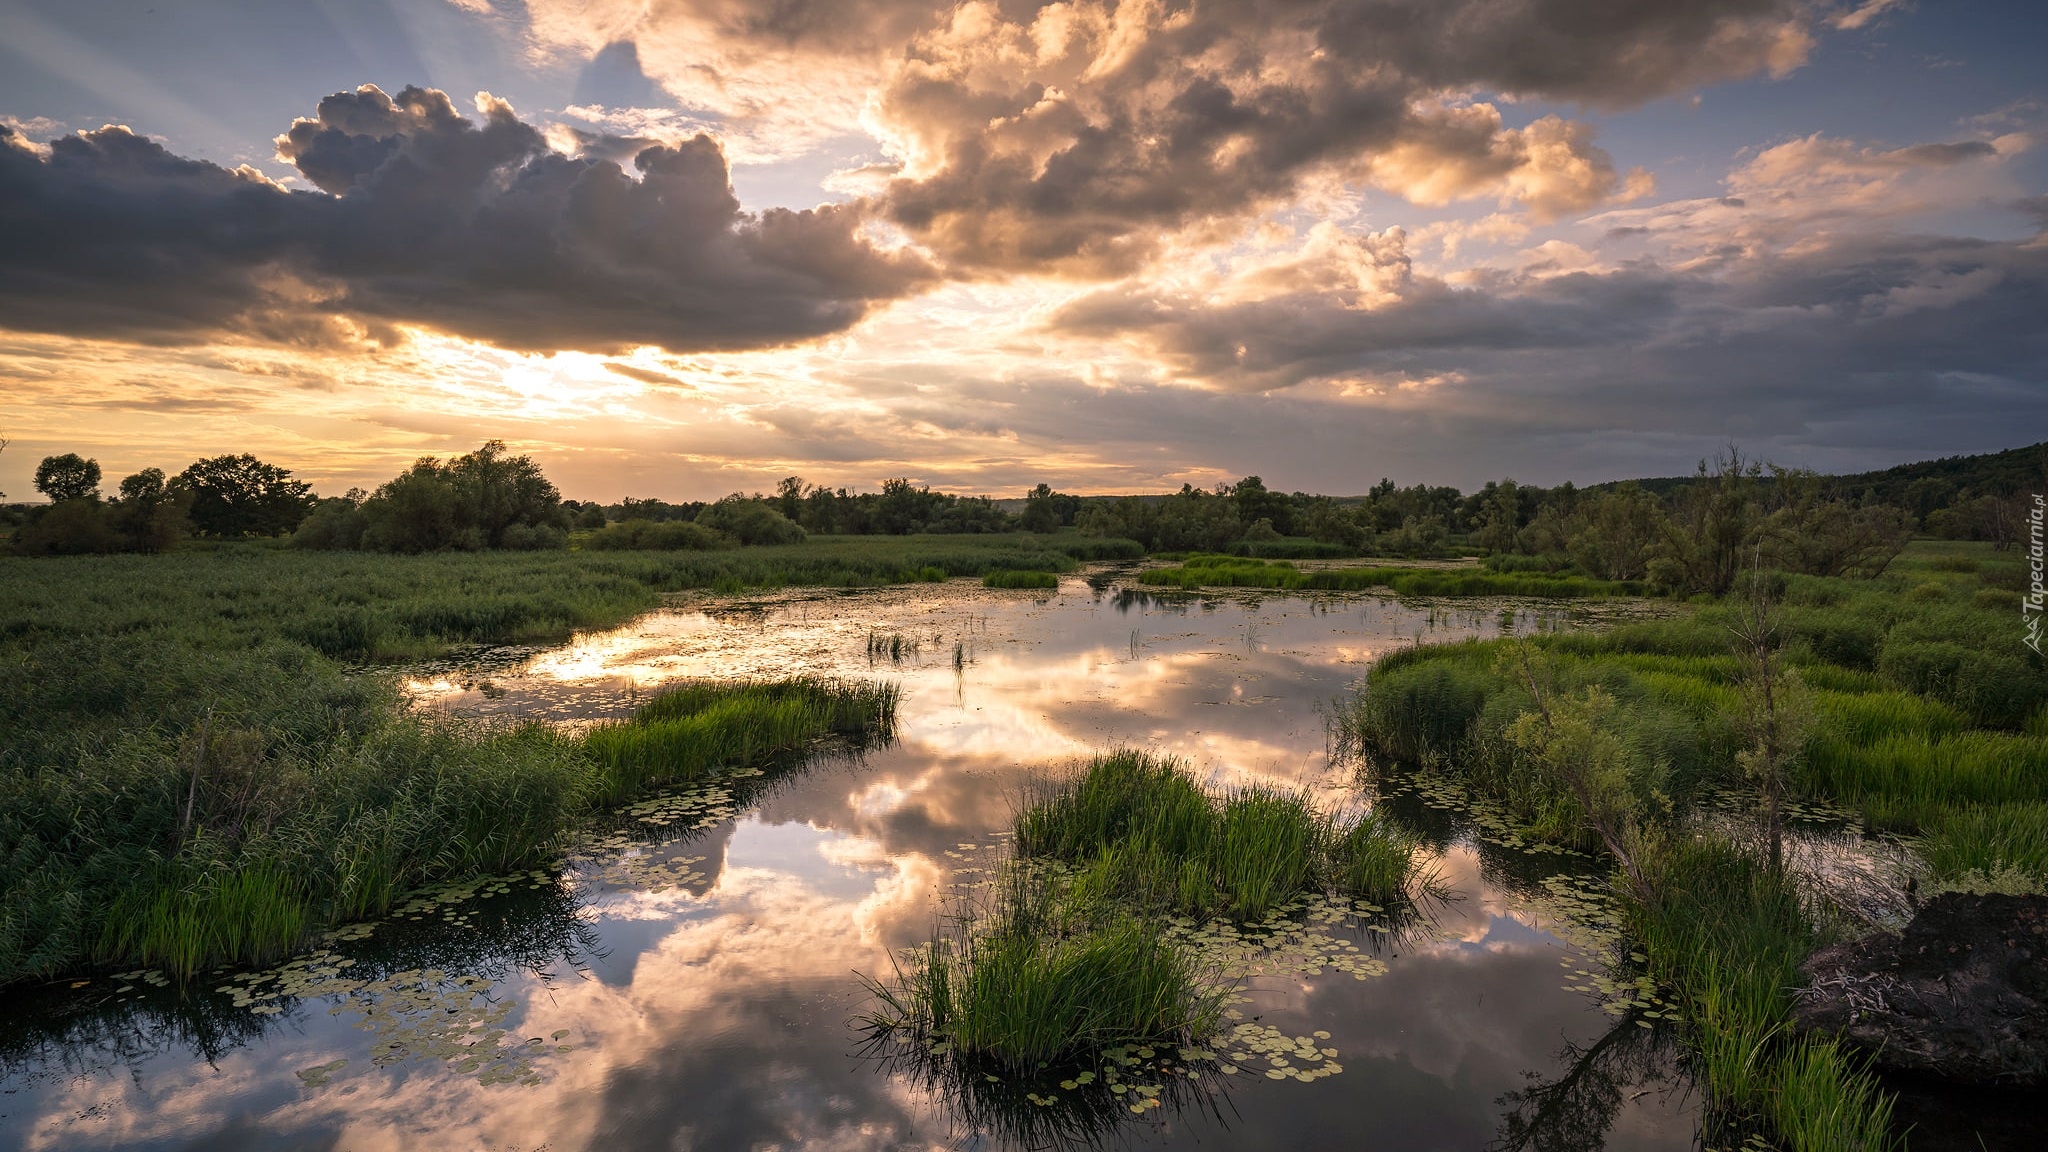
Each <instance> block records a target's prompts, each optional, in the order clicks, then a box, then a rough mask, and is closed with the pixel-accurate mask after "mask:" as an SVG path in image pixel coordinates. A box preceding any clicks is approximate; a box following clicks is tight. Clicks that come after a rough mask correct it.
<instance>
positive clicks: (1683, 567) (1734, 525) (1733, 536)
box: [1649, 445, 1763, 596]
mask: <svg viewBox="0 0 2048 1152" xmlns="http://www.w3.org/2000/svg"><path fill="white" fill-rule="evenodd" d="M1762 475H1763V465H1761V464H1758V463H1756V462H1754V461H1746V460H1744V459H1743V458H1742V453H1741V451H1740V450H1739V449H1737V448H1735V447H1734V446H1733V445H1730V446H1729V448H1728V451H1727V453H1726V454H1724V455H1717V456H1715V457H1714V459H1713V462H1712V463H1711V464H1709V463H1708V462H1707V461H1705V460H1702V461H1700V463H1699V470H1698V471H1697V473H1696V474H1695V475H1694V477H1693V480H1692V482H1691V483H1690V484H1687V485H1686V486H1685V487H1684V488H1682V489H1680V490H1679V491H1678V493H1677V494H1676V496H1675V497H1674V498H1673V500H1672V506H1671V514H1670V516H1669V517H1667V518H1666V519H1665V520H1664V522H1663V523H1662V525H1660V532H1659V535H1660V537H1661V538H1660V539H1659V541H1658V543H1657V547H1656V549H1655V553H1654V555H1653V556H1652V558H1651V560H1650V566H1649V573H1650V578H1651V579H1652V580H1655V581H1657V582H1658V583H1659V584H1662V585H1664V586H1666V587H1668V588H1676V589H1678V590H1679V591H1681V592H1707V593H1711V594H1713V595H1715V596H1719V595H1721V594H1722V593H1724V592H1726V591H1728V589H1729V588H1731V587H1733V586H1734V584H1735V576H1736V574H1737V573H1738V572H1740V571H1741V570H1742V557H1743V553H1744V552H1745V551H1746V550H1747V549H1748V547H1749V546H1750V544H1751V543H1752V542H1753V541H1754V539H1755V534H1756V530H1757V519H1758V518H1757V511H1756V507H1755V489H1756V484H1757V479H1758V477H1760V476H1762Z"/></svg>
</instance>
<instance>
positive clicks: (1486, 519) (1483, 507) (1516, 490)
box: [1472, 477, 1522, 552]
mask: <svg viewBox="0 0 2048 1152" xmlns="http://www.w3.org/2000/svg"><path fill="white" fill-rule="evenodd" d="M1477 499H1478V504H1479V507H1478V510H1477V517H1476V519H1477V523H1478V529H1477V530H1476V531H1474V532H1473V533H1472V541H1473V543H1475V544H1477V545H1479V546H1480V547H1481V548H1484V549H1486V550H1487V551H1489V552H1512V551H1514V548H1515V535H1516V533H1518V532H1519V531H1520V530H1521V527H1522V494H1521V486H1520V485H1518V484H1516V483H1515V481H1514V479H1513V477H1510V478H1508V479H1506V480H1502V481H1501V482H1500V483H1499V484H1495V483H1493V482H1491V481H1488V482H1487V485H1486V487H1485V488H1484V489H1482V490H1481V492H1480V494H1479V497H1478V498H1477Z"/></svg>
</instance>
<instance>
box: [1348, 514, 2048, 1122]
mask: <svg viewBox="0 0 2048 1152" xmlns="http://www.w3.org/2000/svg"><path fill="white" fill-rule="evenodd" d="M1990 552H1991V550H1990V549H1988V548H1974V549H1973V548H1970V547H1969V546H1964V545H1933V544H1927V545H1920V546H1916V547H1915V548H1914V549H1912V550H1909V551H1908V552H1907V553H1906V554H1905V555H1904V556H1902V557H1901V558H1900V559H1899V560H1898V561H1897V562H1896V563H1894V564H1893V565H1891V566H1890V569H1891V570H1890V572H1889V573H1888V574H1887V575H1885V576H1883V577H1881V578H1877V579H1864V580H1851V579H1845V578H1841V577H1812V576H1799V575H1791V576H1787V575H1784V574H1780V573H1772V572H1767V571H1762V570H1757V571H1753V572H1751V573H1748V574H1745V575H1744V576H1743V577H1742V579H1741V580H1739V581H1737V582H1736V585H1735V593H1734V594H1733V595H1732V596H1730V597H1729V598H1728V599H1726V600H1722V601H1717V602H1713V603H1708V604H1704V605H1701V606H1699V607H1697V608H1696V609H1694V610H1690V611H1687V612H1684V613H1682V614H1679V615H1675V616H1671V617H1668V618H1663V619H1657V620H1649V621H1642V622H1638V623H1631V624H1623V625H1621V626H1618V627H1614V628H1611V629H1607V630H1603V631H1592V632H1584V631H1582V632H1573V633H1558V634H1552V635H1545V636H1541V637H1535V638H1530V639H1523V640H1512V641H1494V642H1486V643H1465V644H1454V645H1446V646H1439V647H1422V648H1415V649H1410V650H1408V651H1405V652H1401V653H1397V654H1395V655H1393V656H1390V657H1387V658H1385V659H1383V660H1381V661H1380V662H1379V663H1378V664H1377V665H1376V667H1375V668H1374V670H1373V674H1372V677H1371V680H1370V684H1369V687H1368V689H1367V690H1366V691H1365V692H1364V693H1363V694H1362V695H1361V697H1360V698H1359V700H1358V702H1357V706H1356V710H1355V712H1354V713H1353V714H1352V716H1351V717H1350V719H1349V721H1348V723H1349V725H1350V729H1351V731H1352V733H1353V734H1354V735H1355V736H1356V737H1358V738H1359V739H1360V740H1361V742H1362V744H1363V745H1364V746H1365V747H1366V748H1368V749H1369V750H1370V751H1371V752H1372V753H1373V754H1374V755H1375V756H1376V757H1378V758H1379V759H1380V760H1381V761H1382V762H1383V763H1385V764H1388V765H1414V766H1418V768H1419V770H1422V771H1426V772H1431V773H1438V774H1445V775H1448V776H1450V777H1453V778H1455V779H1457V780H1459V781H1460V782H1461V783H1462V784H1463V785H1464V786H1466V787H1468V788H1470V789H1472V790H1473V791H1474V792H1475V793H1476V794H1479V795H1483V796H1485V797H1487V798H1489V800H1491V801H1493V802H1496V803H1499V804H1502V805H1504V806H1505V807H1506V809H1507V810H1508V811H1509V812H1511V813H1512V814H1513V818H1514V820H1515V822H1516V826H1517V828H1518V829H1519V830H1520V832H1521V833H1522V834H1524V835H1527V836H1529V837H1531V838H1532V839H1536V840H1546V841H1550V842H1554V843H1559V844H1563V845H1569V846H1573V847H1578V848H1587V849H1593V850H1597V851H1601V852H1603V853H1604V854H1605V855H1606V856H1607V858H1608V859H1610V860H1611V861H1612V862H1613V864H1614V866H1615V867H1616V869H1617V875H1618V877H1619V880H1618V886H1619V889H1620V891H1621V892H1622V894H1623V898H1624V908H1625V919H1626V921H1627V924H1628V929H1629V933H1630V936H1631V938H1632V939H1633V941H1634V943H1635V945H1636V946H1638V947H1640V948H1641V950H1642V952H1643V953H1644V955H1645V956H1646V966H1647V969H1648V970H1649V971H1650V972H1651V973H1653V974H1654V975H1655V976H1656V978H1657V979H1658V980H1660V981H1662V982H1665V983H1667V984H1668V985H1670V986H1671V987H1673V988H1675V989H1677V990H1678V992H1679V994H1680V997H1681V1000H1682V1002H1683V1005H1684V1010H1685V1013H1686V1016H1687V1019H1688V1020H1689V1021H1690V1025H1689V1027H1688V1029H1687V1032H1686V1034H1687V1036H1688V1039H1689V1044H1690V1047H1691V1050H1692V1053H1693V1064H1694V1067H1695V1069H1696V1070H1697V1072H1698V1073H1699V1075H1700V1076H1701V1079H1702V1082H1703V1083H1704V1084H1705V1086H1706V1088H1707V1090H1708V1093H1709V1096H1710V1099H1711V1100H1712V1102H1713V1104H1714V1108H1713V1110H1712V1112H1711V1117H1712V1127H1713V1129H1714V1130H1715V1131H1719V1132H1721V1133H1723V1134H1726V1133H1729V1132H1733V1133H1735V1134H1736V1135H1737V1136H1738V1137H1739V1136H1740V1135H1741V1134H1742V1133H1745V1132H1758V1133H1768V1134H1772V1135H1773V1136H1775V1137H1776V1138H1779V1139H1782V1140H1784V1141H1786V1142H1787V1143H1788V1145H1789V1146H1790V1147H1793V1148H1802V1149H1803V1148H1881V1147H1890V1146H1892V1145H1893V1144H1894V1143H1895V1142H1896V1141H1897V1138H1898V1137H1897V1134H1896V1133H1894V1132H1892V1131H1891V1130H1890V1128H1889V1122H1888V1115H1889V1107H1890V1105H1889V1103H1888V1102H1887V1101H1888V1097H1887V1096H1886V1094H1885V1093H1884V1092H1883V1091H1882V1090H1881V1088H1880V1087H1879V1085H1878V1083H1877V1081H1876V1079H1875V1077H1874V1076H1872V1075H1871V1074H1870V1072H1869V1071H1868V1070H1867V1068H1866V1055H1865V1054H1860V1053H1852V1052H1850V1051H1847V1050H1845V1049H1843V1048H1842V1047H1840V1046H1839V1045H1837V1044H1836V1043H1834V1042H1833V1041H1832V1040H1829V1039H1827V1038H1824V1037H1815V1036H1805V1037H1795V1036H1794V1035H1792V1034H1791V1031H1790V1023H1791V1017H1792V1004H1791V991H1792V990H1793V989H1794V988H1796V987H1797V986H1798V985H1799V984H1800V982H1801V977H1800V974H1799V965H1800V963H1801V962H1802V961H1803V960H1804V959H1805V958H1806V956H1807V955H1808V954H1809V953H1810V952H1811V951H1812V950H1813V948H1814V947H1815V946H1816V944H1817V943H1818V942H1820V941H1822V940H1824V939H1826V938H1827V937H1828V934H1829V933H1830V932H1839V931H1840V930H1841V929H1842V924H1843V917H1842V913H1841V912H1839V911H1837V910H1831V909H1830V908H1829V907H1828V905H1827V903H1826V901H1825V899H1823V898H1820V897H1818V896H1817V895H1816V894H1815V893H1813V892H1811V891H1808V890H1807V889H1806V887H1805V885H1804V884H1803V882H1802V880H1801V878H1800V877H1799V876H1798V875H1797V874H1796V873H1795V872H1794V871H1792V870H1790V869H1788V868H1787V867H1786V866H1785V865H1784V863H1783V856H1782V853H1781V851H1780V849H1779V844H1780V842H1781V840H1782V837H1783V835H1784V824H1785V815H1784V814H1785V812H1786V811H1787V809H1788V808H1792V807H1799V808H1801V809H1803V810H1805V811H1807V812H1815V811H1819V812H1826V811H1846V812H1847V813H1849V814H1851V815H1852V817H1854V818H1859V819H1860V821H1861V823H1862V825H1863V826H1864V827H1865V828H1867V829H1868V830H1870V831H1871V832H1872V833H1875V834H1880V835H1889V836H1897V837H1902V838H1905V840H1906V842H1907V843H1908V844H1909V845H1910V846H1912V847H1913V848H1914V849H1916V850H1917V857H1918V859H1919V860H1920V861H1921V865H1920V867H1921V871H1920V873H1919V875H1917V876H1915V877H1912V879H1913V881H1914V883H1915V885H1916V886H1917V887H1918V889H1919V891H1920V892H1922V893H1923V894H1924V893H1931V892H1936V891H1940V890H1943V889H1947V888H1960V889H1966V890H2035V891H2038V890H2040V889H2041V888H2042V886H2043V885H2044V883H2048V873H2044V870H2043V864H2042V856H2041V853H2040V850H2039V844H2040V840H2039V839H2038V837H2037V830H2038V829H2039V828H2040V827H2041V820H2042V817H2041V813H2042V810H2043V804H2044V803H2048V668H2044V667H2043V666H2042V665H2041V664H2040V663H2039V662H2038V661H2033V660H2030V659H2029V658H2027V655H2026V653H2025V652H2024V651H2023V650H2022V649H2020V648H2019V646H2018V645H2017V644H2015V643H2012V642H2010V640H2009V637H2007V636H2006V634H2007V633H2009V632H2010V630H2011V629H2012V621H2013V619H2014V618H2015V617H2016V616H2017V608H2018V595H2017V592H2016V591H2014V590H2012V589H2013V587H2014V586H2013V584H2012V577H2013V575H2014V571H2013V568H2014V566H2013V565H2011V564H2010V563H2007V564H2000V563H1998V562H1997V561H1996V560H1995V559H1994V558H1993V557H1992V555H1990ZM2002 641H2003V642H2002ZM1731 797H1735V798H1737V799H1734V800H1733V801H1732V803H1733V805H1734V808H1733V809H1731V808H1730V804H1731V799H1730V798H1731ZM1743 798H1746V799H1743ZM1710 810H1711V811H1713V812H1715V813H1716V814H1717V815H1718V817H1719V818H1718V819H1713V820H1709V819H1705V818H1704V816H1705V814H1706V813H1708V812H1709V811H1710ZM1731 811H1737V812H1743V813H1746V814H1747V815H1746V817H1744V818H1740V819H1735V820H1734V821H1733V824H1732V826H1733V827H1735V828H1738V829H1744V830H1745V831H1743V832H1742V833H1741V834H1740V835H1737V836H1735V837H1734V838H1731V837H1730V836H1729V834H1728V831H1727V829H1728V828H1729V827H1730V826H1731V823H1730V813H1731ZM1902 879H1903V878H1902Z"/></svg>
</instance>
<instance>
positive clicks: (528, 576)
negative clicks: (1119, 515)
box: [0, 533, 1130, 661]
mask: <svg viewBox="0 0 2048 1152" xmlns="http://www.w3.org/2000/svg"><path fill="white" fill-rule="evenodd" d="M1129 543H1130V542H1129V541H1104V540H1097V539H1092V538H1089V537H1082V536H1034V535H1030V534H1025V533H1018V534H1012V535H1002V536H897V537H876V536H817V537H812V538H811V539H810V540H808V541H806V542H804V543H802V544H789V545H778V546H768V547H757V548H733V549H725V550H722V551H708V552H707V551H677V552H644V551H618V552H595V551H593V552H526V553H513V552H490V553H476V552H464V553H436V554H428V555H423V556H394V555H385V554H373V553H352V552H325V553H310V552H300V551H293V550H290V549H285V548H278V547H267V546H263V545H260V544H248V545H238V546H234V547H225V548H218V549H209V550H193V551H181V552H175V553H170V554H167V555H162V556H90V557H54V558H49V559H28V558H23V557H0V640H6V639H12V638H15V637H28V638H30V639H32V640H35V641H37V642H41V641H43V640H47V639H54V638H61V637H65V636H78V637H83V636H123V637H132V636H137V635H145V636H146V635H154V634H162V633H166V632H174V633H176V634H178V635H180V636H181V637H185V638H188V639H189V640H191V641H192V642H194V643H198V644H201V645H204V646H207V647H217V648H238V647H250V646H254V645H259V644H263V643H266V642H270V641H274V640H280V639H282V640H288V641H291V642H293V643H297V644H301V645H304V646H306V647H308V648H312V649H314V650H315V651H318V652H320V653H322V654H324V655H328V656H335V657H339V658H342V659H347V660H367V661H379V660H401V659H414V658H421V657H427V656H434V655H438V654H440V653H442V652H445V651H446V650H448V648H449V647H451V646H453V645H461V644H472V643H532V642H542V641H548V640H557V639H560V638H562V637H564V636H566V635H568V634H569V633H570V632H571V631H572V630H575V629H579V628H602V627H609V626H611V625H615V624H619V623H622V622H624V621H626V620H628V619H631V618H632V617H634V616H636V615H638V614H640V613H642V612H646V611H648V610H650V609H652V608H654V607H656V606H658V605H659V604H660V602H661V596H662V594H663V593H667V592H680V591H687V590H691V589H704V590H716V591H722V592H739V591H745V590H749V589H758V588H781V587H791V586H822V587H865V586H871V585H880V584H895V583H914V582H918V581H925V580H934V579H938V580H944V579H947V578H950V577H955V576H975V577H979V576H983V575H986V574H987V573H990V572H997V571H1039V572H1070V571H1072V570H1073V569H1074V567H1075V566H1076V564H1077V561H1076V559H1075V558H1074V556H1073V555H1071V554H1070V553H1081V554H1084V555H1091V556H1092V555H1093V554H1095V553H1099V552H1105V551H1106V552H1110V553H1120V552H1122V551H1124V549H1122V548H1119V547H1116V545H1120V544H1129Z"/></svg>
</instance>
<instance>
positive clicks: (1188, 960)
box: [860, 868, 1223, 1074]
mask: <svg viewBox="0 0 2048 1152" xmlns="http://www.w3.org/2000/svg"><path fill="white" fill-rule="evenodd" d="M867 985H868V990H869V992H870V993H871V994H872V995H873V997H874V999H875V1003H876V1007H875V1008H874V1010H872V1011H871V1012H869V1013H868V1014H867V1015H865V1016H863V1017H862V1018H861V1020H860V1023H862V1024H863V1025H864V1026H865V1027H867V1028H868V1029H869V1030H871V1031H873V1032H877V1033H897V1034H905V1035H907V1036H908V1037H909V1038H911V1039H912V1040H913V1041H915V1042H918V1043H921V1044H923V1045H924V1046H925V1048H926V1050H927V1051H928V1052H932V1053H933V1054H936V1055H951V1056H953V1057H956V1058H958V1059H963V1060H970V1061H974V1062H976V1063H977V1064H979V1065H984V1066H988V1067H992V1068H996V1069H1000V1070H1002V1071H1004V1072H1006V1073H1010V1074H1023V1073H1035V1072H1037V1071H1039V1070H1041V1069H1042V1068H1044V1067H1045V1066H1047V1065H1062V1064H1071V1063H1074V1062H1076V1061H1083V1060H1092V1059H1094V1058H1095V1057H1097V1056H1098V1055H1099V1054H1100V1053H1101V1052H1103V1051H1104V1050H1105V1049H1108V1048H1110V1047H1112V1046H1114V1045H1118V1044H1124V1043H1146V1042H1150V1043H1159V1044H1195V1043H1198V1042H1199V1041H1201V1040H1202V1039H1203V1038H1206V1037H1208V1036H1210V1035H1212V1034H1214V1033H1215V1032H1216V1031H1217V1030H1218V1028H1219V1026H1220V1025H1221V1023H1222V1019H1223V1017H1222V995H1223V994H1222V992H1221V991H1220V990H1219V989H1217V988H1216V987H1214V986H1213V984H1212V983H1211V982H1208V981H1205V980H1203V979H1202V978H1201V974H1200V973H1199V972H1197V971H1196V968H1195V961H1194V959H1193V958H1192V957H1191V956H1190V955H1189V954H1188V953H1186V952H1184V951H1182V950H1181V949H1179V948H1177V947H1175V946H1174V945H1173V944H1172V943H1171V942H1170V941H1169V940H1168V939H1167V938H1166V937H1165V936H1164V935H1163V934H1162V933H1160V932H1158V931H1157V930H1156V928H1155V927H1153V926H1152V925H1149V924H1147V923H1145V922H1144V921H1143V920H1141V919H1139V918H1138V917H1136V916H1133V915H1130V914H1129V913H1127V912H1122V911H1118V910H1114V909H1111V908H1108V907H1106V906H1104V905H1103V904H1102V903H1101V902H1100V901H1098V900H1097V899H1095V898H1094V896H1093V895H1092V894H1091V893H1089V892H1088V891H1087V890H1086V889H1085V888H1084V887H1083V886H1082V885H1080V884H1077V883H1065V882H1060V881H1050V882H1048V881H1047V880H1046V879H1045V878H1044V877H1041V876H1037V875H1032V874H1030V873H1028V872H1027V871H1026V870H1024V869H1014V868H1013V869H1012V870H1011V871H1010V873H1009V874H1008V875H1007V876H1006V877H1005V879H1004V881H1003V882H1002V883H1001V884H1000V885H999V886H998V888H997V891H996V894H995V896H994V898H993V901H992V904H991V906H989V907H987V908H985V909H983V910H981V911H980V912H979V913H977V914H973V915H967V916H962V917H960V918H958V919H956V920H954V921H953V922H952V924H951V925H950V927H949V930H947V931H945V932H943V933H941V934H940V935H939V936H938V937H937V938H936V939H934V940H932V941H931V942H930V943H928V944H926V945H925V946H924V947H922V948H920V949H917V950H915V951H913V952H912V953H910V955H909V956H908V958H907V963H906V964H904V965H899V967H898V969H897V972H896V976H895V979H894V981H892V982H887V983H885V982H882V981H877V980H871V979H870V980H867Z"/></svg>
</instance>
